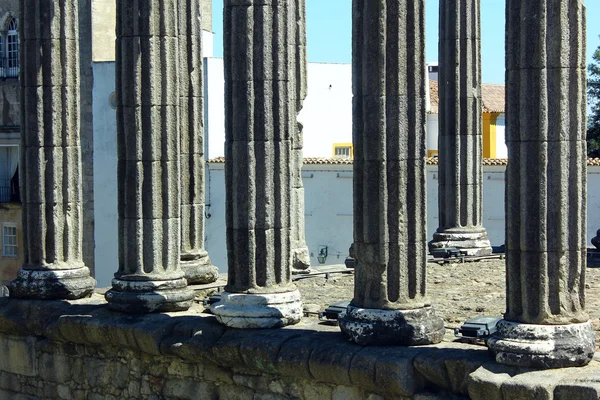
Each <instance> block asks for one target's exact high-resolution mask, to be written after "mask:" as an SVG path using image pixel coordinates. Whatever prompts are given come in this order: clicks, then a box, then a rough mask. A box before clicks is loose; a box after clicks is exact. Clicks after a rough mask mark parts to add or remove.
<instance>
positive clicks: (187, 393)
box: [162, 379, 217, 400]
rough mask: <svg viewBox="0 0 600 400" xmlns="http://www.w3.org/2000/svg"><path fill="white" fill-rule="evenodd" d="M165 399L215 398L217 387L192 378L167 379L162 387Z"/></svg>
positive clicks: (191, 399)
mask: <svg viewBox="0 0 600 400" xmlns="http://www.w3.org/2000/svg"><path fill="white" fill-rule="evenodd" d="M162 394H163V395H164V396H165V398H167V399H183V400H193V399H197V398H198V396H201V397H202V398H203V399H217V389H216V387H215V386H213V385H212V384H210V383H207V382H196V381H193V380H175V379H173V380H168V381H166V382H165V384H164V386H163V388H162Z"/></svg>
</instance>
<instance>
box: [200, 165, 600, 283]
mask: <svg viewBox="0 0 600 400" xmlns="http://www.w3.org/2000/svg"><path fill="white" fill-rule="evenodd" d="M207 171H208V174H209V176H210V188H209V189H208V190H207V199H210V204H211V207H210V214H211V218H210V219H209V220H208V221H207V224H206V249H207V250H208V252H209V255H210V257H211V259H212V261H213V264H214V265H216V266H218V267H219V270H220V271H221V272H226V271H227V257H226V249H225V206H224V205H225V188H224V170H223V164H214V163H210V164H209V167H208V168H207ZM504 171H505V168H504V167H501V166H485V167H484V170H483V226H484V227H485V228H486V230H487V233H488V237H489V239H490V241H491V243H492V245H493V246H499V245H502V244H504V237H505V232H504V224H505V217H504V184H505V182H504ZM303 177H304V179H303V181H304V186H305V199H306V200H305V204H306V208H305V217H306V243H307V245H308V248H309V251H310V252H311V263H312V265H315V266H316V265H318V262H317V259H316V253H317V248H318V246H320V245H325V246H328V248H329V257H328V258H327V262H326V265H330V264H339V263H342V262H343V261H344V259H345V258H346V256H347V254H348V247H349V246H350V244H351V243H352V236H353V232H352V165H305V166H304V170H303ZM437 185H438V181H437V166H434V165H428V166H427V215H428V217H427V232H428V233H427V237H428V238H429V239H431V238H432V236H433V233H434V232H435V230H436V229H437V228H438V222H439V219H438V215H437V213H438V199H437ZM599 209H600V167H589V171H588V223H587V239H586V241H587V243H588V244H589V243H590V241H591V239H592V237H594V236H595V235H596V230H597V229H600V215H599V213H598V212H597V210H599ZM338 255H339V258H338Z"/></svg>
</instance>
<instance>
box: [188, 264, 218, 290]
mask: <svg viewBox="0 0 600 400" xmlns="http://www.w3.org/2000/svg"><path fill="white" fill-rule="evenodd" d="M179 265H180V266H181V269H182V270H183V272H184V273H185V279H187V283H188V285H202V284H206V283H212V282H216V281H217V279H219V268H217V267H215V266H214V265H212V264H211V263H210V260H209V261H208V264H205V263H203V261H202V260H191V261H181V264H179Z"/></svg>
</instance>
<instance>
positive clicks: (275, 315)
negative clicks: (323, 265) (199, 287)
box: [210, 289, 302, 329]
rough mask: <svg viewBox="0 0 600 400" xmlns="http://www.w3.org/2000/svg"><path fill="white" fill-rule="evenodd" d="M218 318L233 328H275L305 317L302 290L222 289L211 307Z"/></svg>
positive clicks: (295, 322) (294, 322)
mask: <svg viewBox="0 0 600 400" xmlns="http://www.w3.org/2000/svg"><path fill="white" fill-rule="evenodd" d="M210 310H211V312H212V313H213V314H215V315H216V317H217V320H218V321H219V322H220V323H222V324H223V325H226V326H228V327H231V328H252V329H256V328H273V327H281V326H286V325H292V324H297V323H298V322H300V320H301V319H302V303H301V301H300V292H299V291H298V290H297V289H296V290H295V291H293V292H284V293H273V294H238V293H229V292H222V293H221V300H220V301H219V302H217V303H215V304H213V305H212V306H211V307H210Z"/></svg>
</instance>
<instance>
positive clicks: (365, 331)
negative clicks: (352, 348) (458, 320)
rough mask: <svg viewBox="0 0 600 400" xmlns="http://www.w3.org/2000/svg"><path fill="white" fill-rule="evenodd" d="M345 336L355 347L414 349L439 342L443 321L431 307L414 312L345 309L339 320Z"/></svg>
mask: <svg viewBox="0 0 600 400" xmlns="http://www.w3.org/2000/svg"><path fill="white" fill-rule="evenodd" d="M339 323H340V329H341V330H342V333H343V334H344V336H345V337H346V338H347V339H348V340H350V341H353V342H355V343H357V344H360V345H363V346H368V345H375V346H378V345H402V346H415V345H425V344H435V343H439V342H441V341H442V339H443V338H444V334H445V332H446V330H445V328H444V321H443V320H442V319H441V318H439V317H438V316H437V315H435V310H434V309H433V307H431V306H426V307H423V308H418V309H415V310H378V309H368V308H358V307H354V306H351V305H350V306H348V308H347V309H346V312H345V313H344V314H343V315H342V316H341V318H340V320H339Z"/></svg>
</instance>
